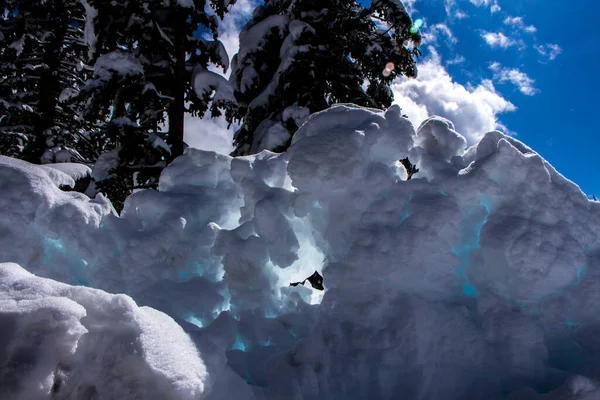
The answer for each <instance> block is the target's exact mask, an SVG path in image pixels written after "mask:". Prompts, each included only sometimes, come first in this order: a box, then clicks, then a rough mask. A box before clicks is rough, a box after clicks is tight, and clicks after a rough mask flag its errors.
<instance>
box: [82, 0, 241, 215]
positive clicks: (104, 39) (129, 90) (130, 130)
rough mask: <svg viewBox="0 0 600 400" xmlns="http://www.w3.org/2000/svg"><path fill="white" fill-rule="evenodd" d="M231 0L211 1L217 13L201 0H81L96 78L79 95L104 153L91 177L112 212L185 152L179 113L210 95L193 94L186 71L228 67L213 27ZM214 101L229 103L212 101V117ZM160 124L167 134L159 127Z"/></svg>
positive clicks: (195, 109) (204, 104) (196, 109)
mask: <svg viewBox="0 0 600 400" xmlns="http://www.w3.org/2000/svg"><path fill="white" fill-rule="evenodd" d="M230 3H232V2H229V1H228V0H213V1H212V2H211V5H212V8H213V12H214V13H215V15H211V14H208V13H207V12H206V11H205V1H202V0H195V1H191V0H190V1H183V0H179V1H164V0H148V1H144V2H138V1H129V0H87V2H86V3H85V4H86V8H87V10H88V22H90V23H89V25H88V26H87V29H86V38H87V42H88V45H89V47H90V58H91V61H90V63H93V64H94V74H93V75H94V76H93V79H91V80H89V81H88V82H87V83H86V85H85V87H84V88H83V89H82V91H81V93H80V96H79V98H78V99H77V100H85V103H86V104H85V108H84V112H83V115H84V119H86V120H90V121H95V122H96V125H97V133H96V135H95V137H96V143H98V146H99V147H100V148H102V149H103V151H106V153H105V154H104V155H103V156H102V157H101V158H100V160H99V163H100V165H99V166H97V168H95V170H98V171H103V172H102V173H97V174H95V179H96V181H97V186H98V188H99V189H100V190H101V191H103V192H105V193H107V194H109V197H110V198H111V200H113V203H114V204H115V206H116V208H117V209H119V207H120V205H121V204H122V202H123V201H124V199H125V198H126V197H127V195H128V194H129V193H131V191H132V190H133V189H135V188H138V187H153V186H155V185H156V183H157V178H158V176H159V174H160V171H161V169H162V168H163V167H164V166H165V165H166V163H167V162H168V161H169V160H171V159H174V158H175V157H177V156H178V155H181V154H182V153H183V149H184V143H183V128H184V127H183V121H184V115H185V113H191V114H192V115H199V116H202V115H203V114H204V113H205V112H206V111H207V110H208V108H209V105H210V103H211V100H212V98H211V97H210V95H209V96H206V93H204V91H200V95H197V94H196V91H195V90H194V83H195V82H194V77H195V76H197V75H199V74H198V73H195V74H192V71H193V70H194V69H196V71H203V72H204V73H206V74H209V75H215V76H216V74H213V73H212V72H209V71H208V70H207V68H208V66H209V65H210V64H217V65H220V66H222V67H223V68H224V69H226V68H228V67H229V58H228V56H227V52H226V51H225V48H224V46H223V45H222V43H221V42H219V41H218V40H217V27H218V18H219V17H221V18H222V17H223V16H224V13H225V12H226V11H227V6H228V5H229V4H230ZM198 31H200V32H204V33H205V34H209V35H211V36H212V39H205V38H204V37H196V36H195V35H194V33H195V32H198ZM231 97H232V99H233V96H231ZM217 105H219V106H222V107H225V106H228V103H227V102H226V101H221V102H213V104H212V113H213V115H214V114H218V112H219V111H218V110H217V108H216V107H217ZM166 122H168V125H169V131H168V133H167V132H161V130H160V127H161V126H163V125H164V124H165V123H166ZM166 143H168V145H167V144H166ZM134 176H135V179H134Z"/></svg>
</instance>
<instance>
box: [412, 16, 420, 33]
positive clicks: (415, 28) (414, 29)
mask: <svg viewBox="0 0 600 400" xmlns="http://www.w3.org/2000/svg"><path fill="white" fill-rule="evenodd" d="M422 26H423V20H422V19H421V18H419V19H418V20H416V21H415V23H414V24H413V26H411V27H410V33H418V32H419V29H421V27H422Z"/></svg>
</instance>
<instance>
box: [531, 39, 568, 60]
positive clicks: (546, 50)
mask: <svg viewBox="0 0 600 400" xmlns="http://www.w3.org/2000/svg"><path fill="white" fill-rule="evenodd" d="M535 49H536V50H537V51H538V53H540V54H541V55H543V56H546V57H548V59H549V60H554V59H555V58H556V57H558V55H559V54H560V53H562V49H561V48H560V46H559V45H557V44H553V43H547V44H543V45H540V46H535Z"/></svg>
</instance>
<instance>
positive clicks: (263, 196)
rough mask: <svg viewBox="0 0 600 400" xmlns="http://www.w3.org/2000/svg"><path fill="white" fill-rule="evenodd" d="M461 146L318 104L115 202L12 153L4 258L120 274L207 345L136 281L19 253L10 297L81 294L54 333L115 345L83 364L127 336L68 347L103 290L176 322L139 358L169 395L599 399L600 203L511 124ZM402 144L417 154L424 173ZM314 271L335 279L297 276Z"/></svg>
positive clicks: (61, 300) (387, 116)
mask: <svg viewBox="0 0 600 400" xmlns="http://www.w3.org/2000/svg"><path fill="white" fill-rule="evenodd" d="M292 111H294V110H290V118H294V117H293V115H295V114H298V118H299V121H300V120H301V114H302V113H301V112H300V111H301V110H295V111H298V113H296V112H292ZM465 146H466V140H465V139H464V137H463V136H462V135H461V134H460V133H458V132H456V130H455V128H454V126H453V124H452V123H451V122H450V121H447V120H445V119H442V118H439V117H432V118H430V119H428V120H426V121H425V122H423V124H422V125H421V126H420V127H419V128H418V129H416V130H415V128H414V127H413V125H412V124H411V122H410V121H409V120H407V119H406V118H402V117H401V113H400V109H399V107H397V106H393V107H391V108H390V109H388V110H387V111H386V112H382V111H378V110H372V109H366V108H361V107H357V106H354V105H338V106H335V107H332V108H331V109H329V110H326V111H323V112H320V113H317V114H313V115H311V116H310V117H309V118H308V120H307V121H306V122H304V124H303V125H302V126H301V128H300V129H299V130H298V132H297V133H296V134H295V135H294V137H293V140H292V145H291V147H290V148H289V149H288V151H287V152H286V153H282V154H275V153H271V152H268V151H263V152H261V153H259V154H256V155H253V156H247V157H238V158H232V157H229V156H227V155H223V154H219V153H215V152H209V151H201V150H196V149H187V150H186V153H185V154H184V155H183V156H181V157H179V158H177V159H176V160H175V161H174V162H173V163H171V164H170V165H169V166H168V167H167V168H166V169H165V170H164V171H163V173H162V175H161V179H160V183H159V190H158V191H152V190H144V191H140V192H137V193H135V194H133V195H132V196H130V197H129V198H128V199H127V201H126V203H125V207H124V210H123V212H122V214H121V215H120V216H117V215H115V214H114V213H113V212H112V208H111V207H110V204H109V203H108V202H107V201H106V200H105V199H104V198H103V197H101V196H99V197H98V198H96V199H95V200H90V199H88V198H85V196H83V195H80V194H78V193H72V192H69V193H64V192H61V191H60V190H59V189H58V188H57V186H58V183H59V181H60V179H62V178H60V177H54V176H50V175H49V173H48V169H47V168H46V169H44V168H41V167H38V166H33V165H31V164H28V163H25V162H23V161H17V160H12V159H8V158H6V157H2V158H0V249H1V250H0V262H2V261H6V262H16V263H19V264H20V265H21V266H23V267H24V268H26V269H27V270H28V271H29V272H31V273H35V274H36V275H38V276H40V277H46V278H51V279H53V280H55V281H61V282H64V283H67V284H79V285H86V286H90V287H93V288H97V289H101V290H104V291H107V292H110V293H125V294H127V295H128V296H130V297H131V298H132V299H133V300H134V301H135V302H136V303H137V304H139V305H141V306H150V307H153V308H154V309H157V310H160V311H161V312H164V313H166V314H168V315H169V316H170V317H171V318H173V320H175V321H176V322H177V323H178V324H179V325H180V326H181V327H182V328H183V330H185V332H186V333H187V334H188V335H189V337H190V338H191V340H192V342H193V344H191V343H190V342H189V341H186V340H187V339H185V338H184V336H185V335H184V334H183V332H181V330H177V329H178V328H176V327H175V326H174V324H173V323H172V321H171V320H170V319H169V318H168V317H166V316H164V315H163V314H161V313H159V312H158V311H151V310H150V309H147V308H143V307H142V308H137V306H135V304H134V303H133V301H132V300H131V299H130V298H129V297H126V296H123V295H109V294H106V293H104V292H100V291H98V290H93V289H88V288H84V287H70V286H65V285H62V284H59V283H55V282H53V281H50V280H43V279H40V278H35V277H32V276H31V275H29V274H27V273H26V272H25V271H23V270H22V269H20V268H19V267H17V266H16V265H14V264H5V265H3V266H2V267H0V278H1V279H0V282H1V283H0V284H1V285H3V286H2V289H1V290H0V294H1V295H2V296H4V297H3V298H5V299H6V300H4V302H9V303H10V302H17V304H20V303H18V302H19V301H20V299H21V298H22V297H19V296H23V294H22V291H23V290H26V289H19V287H20V286H19V285H16V286H15V284H13V283H11V282H14V281H16V280H17V278H11V277H12V276H13V275H14V276H17V277H19V278H18V279H19V282H23V280H25V281H27V282H30V283H28V284H29V285H30V286H28V287H31V289H27V290H26V291H31V292H32V293H36V296H37V297H35V298H36V299H40V300H39V301H40V302H48V304H52V307H54V308H52V307H50V306H49V307H46V308H43V310H54V309H58V308H59V307H63V308H64V309H65V310H66V311H64V312H62V314H61V313H58V315H65V317H64V318H66V319H67V320H68V321H70V322H64V326H72V327H73V328H72V331H73V333H72V334H68V335H67V334H66V333H64V334H63V333H60V334H59V333H52V332H55V331H53V330H49V331H48V332H50V333H48V334H47V336H42V337H43V338H44V340H57V341H60V343H66V344H65V345H64V347H65V348H66V349H67V350H61V351H60V355H61V356H60V357H66V358H67V359H68V360H73V359H74V358H77V357H75V356H74V355H72V354H75V355H76V354H78V351H79V350H78V349H79V346H82V348H85V349H87V350H86V352H91V353H94V354H98V355H99V358H97V359H96V361H94V360H93V359H92V358H87V359H86V360H87V361H86V362H87V364H86V367H85V368H83V367H81V368H80V367H79V366H81V365H83V364H78V363H77V362H80V361H77V362H75V361H73V363H74V364H72V365H73V366H74V367H73V368H71V369H70V371H72V374H75V373H84V372H82V371H84V370H90V371H97V369H96V368H102V365H103V364H102V362H101V361H99V360H101V359H107V358H106V357H108V358H110V359H116V360H119V355H122V354H131V353H128V351H129V349H128V348H123V347H116V348H115V347H114V346H112V345H110V346H109V345H107V343H112V342H110V341H100V342H97V343H96V344H91V343H90V342H88V344H86V346H88V347H85V346H84V345H83V344H78V345H77V347H76V348H75V347H74V344H73V343H75V342H76V343H80V342H81V341H82V340H84V338H85V335H86V334H85V333H84V330H85V329H87V330H88V331H89V330H90V328H89V327H88V325H86V324H87V322H85V321H86V318H87V317H86V318H84V317H83V316H82V315H84V314H85V313H87V314H85V315H92V312H91V311H90V310H89V308H91V307H93V309H94V310H98V311H97V312H98V313H100V312H102V313H103V314H102V315H106V320H110V321H113V320H118V321H123V323H124V321H129V322H130V323H131V324H133V325H134V326H138V327H141V328H135V329H141V330H142V331H144V332H148V335H149V337H150V336H152V337H156V338H162V339H157V341H155V342H152V343H153V344H152V345H149V346H151V347H153V348H154V346H156V349H154V350H155V351H156V352H158V353H159V354H160V355H161V357H167V358H168V357H173V358H168V360H172V361H164V359H159V358H154V356H144V355H145V354H146V351H150V350H149V349H148V350H144V351H143V352H142V353H140V354H141V355H136V357H138V358H135V360H136V361H135V364H134V365H143V366H144V367H143V368H142V367H140V368H139V369H138V368H134V371H133V372H132V374H133V376H134V377H136V378H135V379H138V378H139V379H140V380H139V381H136V382H140V383H139V386H140V387H138V385H133V387H135V388H137V389H139V390H146V389H145V387H146V386H145V385H148V386H147V387H148V388H152V387H155V386H152V385H159V386H160V387H161V388H171V389H173V388H174V389H173V390H174V391H172V392H167V389H164V390H165V392H164V393H167V394H165V395H164V396H162V395H161V396H162V397H161V396H159V397H158V398H169V397H168V396H169V395H171V394H168V393H177V394H176V395H175V394H173V395H172V396H179V397H173V398H203V399H204V398H206V399H336V398H343V399H365V398H369V399H390V398H394V399H396V398H398V399H419V400H434V399H440V398H444V399H451V400H452V399H456V400H458V399H510V400H520V399H536V400H538V399H539V400H559V399H564V398H570V399H578V400H584V399H585V400H587V399H595V398H598V396H599V395H600V392H599V388H600V386H599V383H598V381H599V380H600V372H599V371H600V359H598V358H597V357H595V356H594V354H595V351H596V350H595V349H597V348H598V346H600V313H598V312H597V305H598V304H600V269H599V268H600V252H599V250H600V248H599V244H600V241H599V240H600V236H599V232H600V204H599V203H597V202H591V201H588V199H587V198H586V196H585V195H584V194H583V193H582V192H581V190H580V189H579V188H578V187H577V186H576V185H575V184H574V183H572V182H570V181H568V180H567V179H565V178H564V177H563V176H562V175H560V173H558V172H557V171H556V170H555V169H554V168H553V167H552V166H551V165H550V164H549V163H548V162H546V161H545V160H544V159H543V158H542V157H540V156H539V155H538V154H537V153H535V151H533V150H532V149H531V148H529V147H527V146H526V145H524V144H523V143H521V142H519V141H518V140H516V139H514V138H511V137H508V136H505V135H503V134H502V133H500V132H495V131H494V132H489V133H487V134H485V135H484V136H483V138H482V139H481V141H480V142H478V143H477V144H475V145H474V146H472V147H470V148H465ZM405 157H409V159H410V161H411V162H412V163H413V164H416V165H417V167H418V168H419V172H418V173H417V174H415V175H414V176H413V177H412V179H411V180H406V178H407V174H406V171H405V169H404V167H403V166H402V164H401V163H400V162H399V161H398V160H400V159H402V158H405ZM61 176H62V175H61ZM67 178H68V176H67ZM315 270H317V271H319V272H320V273H322V275H323V276H324V286H325V291H324V293H323V292H318V291H316V290H315V289H312V288H310V287H309V286H308V284H307V285H306V286H301V285H300V286H298V287H289V283H291V282H298V281H302V280H304V279H305V278H307V277H308V276H310V275H311V274H312V273H313V272H314V271H315ZM11 274H12V275H11ZM21 277H23V278H21ZM11 279H12V280H11ZM7 282H8V283H7ZM46 287H47V288H48V289H46ZM75 292H77V293H79V292H81V293H85V295H83V294H82V295H81V296H80V297H77V298H76V299H75V300H73V299H74V297H73V295H72V293H75ZM86 296H97V297H98V298H101V299H103V300H102V301H97V302H96V301H95V302H93V303H90V302H86V301H84V300H80V299H81V298H83V297H85V298H86V299H87V297H86ZM110 299H113V300H110ZM114 299H120V300H118V301H117V300H114ZM124 299H127V300H124ZM36 301H37V300H36ZM69 301H70V302H69ZM54 302H57V303H54ZM114 302H117V303H118V304H120V306H119V307H125V306H124V305H122V304H126V305H127V306H126V307H125V308H127V310H129V311H127V313H125V312H124V311H121V310H122V308H119V307H117V308H116V310H115V306H114V305H113V303H114ZM2 304H4V303H2ZM11 304H12V303H11ZM36 304H37V303H36ZM90 304H93V306H92V305H90ZM2 307H3V308H2V310H5V309H8V308H4V307H8V306H2ZM11 307H12V306H11ZM14 307H15V308H11V309H10V310H16V311H9V312H5V311H1V312H0V318H13V317H7V315H13V314H14V315H15V317H14V318H16V319H15V321H18V322H15V323H16V324H18V326H19V327H21V326H29V325H27V324H28V323H29V322H27V321H30V319H27V318H30V317H28V315H30V314H28V313H30V311H28V310H31V309H33V308H27V307H30V306H26V305H25V303H24V304H22V305H20V306H19V307H21V308H18V307H17V306H14ZM31 307H33V306H31ZM35 310H38V308H35ZM31 312H33V311H31ZM36 312H39V313H40V314H39V315H40V316H39V317H38V316H37V315H38V314H36V317H35V318H42V315H44V316H45V318H58V317H51V316H53V315H55V314H53V313H51V312H49V311H48V312H46V311H44V312H42V311H36ZM94 312H96V311H94ZM11 313H12V314H11ZM138 313H140V314H138ZM124 315H128V317H127V318H126V317H124ZM137 315H144V316H145V317H144V318H146V319H143V318H142V317H139V316H137ZM129 316H131V317H129ZM31 318H33V317H31ZM61 318H62V317H61ZM93 318H95V317H93ZM93 318H92V320H91V321H90V323H89V324H92V321H93V320H94V319H93ZM103 318H104V317H103ZM142 320H143V321H145V322H143V323H142V322H139V321H142ZM34 321H35V320H34ZM44 321H45V320H44ZM59 321H63V320H59ZM78 321H79V322H78ZM82 321H84V322H85V323H84V322H82ZM103 321H105V319H103ZM167 321H168V322H167ZM62 323H63V322H61V324H62ZM119 323H121V322H119ZM53 324H54V323H53ZM78 324H79V325H78ZM136 324H137V325H136ZM92 325H93V324H92ZM5 326H7V325H5ZM42 326H43V325H42ZM52 326H57V328H56V329H58V330H59V331H60V329H62V328H60V326H63V325H60V324H59V325H52ZM117 326H120V325H117ZM23 329H25V328H23ZM65 329H66V328H65ZM123 329H125V328H123ZM127 329H133V328H131V326H130V325H127ZM127 329H125V331H127ZM135 329H134V330H135ZM162 329H166V330H167V331H169V332H171V330H173V332H178V333H176V334H173V335H172V338H173V339H171V336H170V335H171V334H170V333H168V334H167V335H169V336H168V337H169V339H166V337H167V336H163V333H161V332H165V331H162ZM0 332H2V333H1V334H2V335H9V336H10V333H9V332H12V330H10V329H5V328H2V329H0ZM57 332H58V331H57ZM60 332H63V331H60ZM136 332H137V331H136ZM115 335H116V333H115ZM154 335H155V336H154ZM178 335H179V336H178ZM134 336H135V335H134ZM10 337H11V339H10V340H17V339H12V337H13V336H10ZM135 337H138V336H135ZM50 338H56V339H50ZM74 338H78V339H77V340H76V339H74ZM59 339H60V340H59ZM18 340H21V341H22V343H24V345H25V344H27V346H33V344H32V343H33V342H34V341H33V339H29V338H28V337H20V336H19V337H18ZM110 340H112V339H110ZM115 340H116V339H115ZM5 342H6V341H5ZM158 342H160V343H158ZM7 343H12V342H7ZM135 343H137V342H135ZM7 346H9V345H7ZM10 346H12V345H10ZM177 346H183V347H177ZM11 348H12V347H11ZM15 348H16V347H15ZM48 348H49V347H44V349H45V350H42V347H36V350H32V353H34V354H36V356H37V357H39V360H40V361H39V363H40V364H39V365H42V364H43V368H42V367H41V366H39V367H38V366H36V367H35V368H34V369H31V371H38V370H39V371H44V372H43V373H41V372H40V373H39V374H38V373H37V372H36V374H30V375H27V374H25V375H18V376H19V377H18V379H17V378H15V379H16V382H18V384H19V385H20V386H19V389H14V390H15V393H18V395H19V396H25V397H22V398H35V397H26V396H29V392H26V391H25V390H32V389H27V388H34V387H35V388H48V387H51V386H52V384H51V383H45V382H51V378H48V377H49V376H53V375H51V373H52V372H51V371H55V370H56V368H58V367H57V366H59V365H62V364H61V363H60V362H57V361H56V360H59V358H57V357H58V356H57V355H56V354H49V353H47V352H48V351H50V350H47V349H48ZM61 348H62V347H61ZM73 349H75V350H73ZM194 351H196V352H199V354H201V355H202V357H201V358H199V356H198V355H197V354H198V353H194ZM73 352H74V353H73ZM2 354H4V353H2V352H0V362H3V363H4V364H3V365H7V364H6V361H4V360H5V359H6V357H5V356H4V357H5V358H4V359H3V358H2V357H3V356H2ZM63 354H66V355H63ZM148 354H149V353H148ZM190 354H191V355H190ZM100 355H101V356H100ZM103 357H104V358H103ZM111 357H112V358H111ZM140 357H141V358H140ZM144 357H145V358H144ZM157 357H158V356H157ZM186 357H189V358H186ZM60 359H61V360H62V358H60ZM77 360H79V358H77ZM42 361H43V362H42ZM11 365H12V364H11ZM35 365H38V364H35ZM153 365H160V366H161V367H160V368H161V369H160V371H161V372H160V374H162V375H160V374H159V376H161V378H160V379H161V380H157V378H156V376H157V374H158V372H156V370H155V369H153V368H154V367H151V366H153ZM202 365H203V366H204V367H202ZM157 368H158V367H157ZM203 368H204V369H203ZM138 370H141V371H153V372H152V373H148V374H146V373H145V372H144V374H146V375H143V377H140V376H141V375H140V374H141V372H138ZM48 371H50V372H48ZM127 371H129V370H127ZM54 374H55V375H56V374H57V373H56V372H55V373H54ZM89 376H90V379H91V380H92V381H93V382H94V383H93V384H94V385H95V386H96V387H97V389H98V390H100V389H101V388H103V389H104V386H105V382H106V380H104V379H105V378H104V377H103V376H100V375H89ZM72 379H75V378H72ZM142 382H143V383H142ZM160 382H171V383H170V384H169V385H171V386H169V385H167V384H166V383H165V384H164V385H163V383H160ZM173 382H177V383H173ZM0 386H2V385H0ZM137 389H136V390H137ZM11 390H12V389H11ZM17 390H19V391H18V392H17ZM36 390H37V389H36ZM40 390H41V389H40ZM44 390H47V389H44ZM106 390H109V389H106ZM182 393H183V394H182ZM185 396H187V397H185ZM142 397H143V396H142ZM15 398H18V397H15ZM106 398H110V396H108V397H106ZM150 398H152V396H150ZM155 398H156V397H155Z"/></svg>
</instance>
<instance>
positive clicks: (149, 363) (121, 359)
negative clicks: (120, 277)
mask: <svg viewBox="0 0 600 400" xmlns="http://www.w3.org/2000/svg"><path fill="white" fill-rule="evenodd" d="M0 321H1V323H2V327H3V334H2V336H3V340H2V344H1V346H2V347H1V348H2V353H1V354H2V355H3V362H4V365H5V367H4V368H3V378H4V382H3V385H2V387H1V388H0V394H1V395H2V397H3V398H11V399H23V400H24V399H28V400H29V399H32V400H33V399H47V398H50V396H52V397H55V396H61V394H64V396H68V397H71V396H75V397H76V398H95V397H97V398H112V399H115V398H129V399H133V398H161V399H173V400H176V399H177V400H179V399H190V400H191V399H197V398H199V397H200V395H202V393H203V392H204V390H205V382H206V380H207V371H206V366H205V364H204V362H203V360H202V358H201V357H200V354H199V353H198V351H197V350H196V348H195V346H194V344H193V342H192V341H191V339H190V338H189V336H188V335H187V334H186V333H185V332H184V331H183V329H181V327H180V326H179V325H177V324H176V323H175V321H173V319H171V318H169V317H168V316H167V315H165V314H163V313H161V312H159V311H156V310H154V309H151V308H148V307H138V306H137V305H136V304H135V302H134V301H133V300H132V299H131V298H130V297H127V296H125V295H111V294H108V293H106V292H103V291H101V290H96V289H91V288H86V287H82V286H69V285H65V284H62V283H58V282H55V281H52V280H49V279H43V278H38V277H36V276H34V275H32V274H30V273H29V272H27V271H25V270H24V269H23V268H21V267H20V266H19V265H17V264H12V263H3V264H0ZM26 382H35V383H36V384H31V385H26V384H24V383H26Z"/></svg>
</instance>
